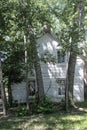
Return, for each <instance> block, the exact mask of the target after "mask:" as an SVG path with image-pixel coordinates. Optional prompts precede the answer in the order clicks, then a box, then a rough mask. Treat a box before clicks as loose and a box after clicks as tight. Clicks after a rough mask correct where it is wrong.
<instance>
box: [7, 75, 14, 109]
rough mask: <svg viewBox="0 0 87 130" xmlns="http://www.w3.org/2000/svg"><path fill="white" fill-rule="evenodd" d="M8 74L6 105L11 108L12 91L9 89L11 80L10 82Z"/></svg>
mask: <svg viewBox="0 0 87 130" xmlns="http://www.w3.org/2000/svg"><path fill="white" fill-rule="evenodd" d="M10 79H11V78H10V74H9V76H8V103H9V106H10V107H11V106H12V105H13V104H12V89H11V80H10Z"/></svg>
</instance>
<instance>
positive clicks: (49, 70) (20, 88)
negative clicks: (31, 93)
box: [12, 33, 84, 102]
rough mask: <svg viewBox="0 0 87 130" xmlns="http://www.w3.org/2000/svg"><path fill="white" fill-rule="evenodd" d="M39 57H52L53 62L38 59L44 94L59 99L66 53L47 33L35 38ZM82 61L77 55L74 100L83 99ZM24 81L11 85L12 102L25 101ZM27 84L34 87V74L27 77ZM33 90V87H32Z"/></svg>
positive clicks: (62, 95)
mask: <svg viewBox="0 0 87 130" xmlns="http://www.w3.org/2000/svg"><path fill="white" fill-rule="evenodd" d="M37 46H38V54H39V57H40V58H41V57H44V56H45V58H47V55H50V56H52V57H54V59H55V63H53V62H46V63H45V62H43V61H40V64H41V70H42V77H43V84H44V91H45V95H46V96H47V97H49V98H50V99H51V100H52V101H56V102H58V101H61V99H63V98H64V94H65V78H66V68H67V63H68V58H69V55H68V53H66V54H64V53H61V51H62V48H61V47H60V46H59V43H58V41H57V40H56V39H55V38H54V37H53V36H52V35H51V34H49V33H46V34H44V35H43V36H42V37H40V38H39V39H38V40H37ZM83 68H84V62H83V60H82V59H81V57H80V56H78V57H77V61H76V66H75V76H74V90H73V95H74V100H75V101H84V80H83V78H84V77H83ZM25 86H26V85H25V82H22V83H20V84H14V85H12V96H13V102H15V101H17V102H26V88H25ZM29 86H35V87H36V79H35V74H34V76H31V77H29ZM33 90H34V89H33Z"/></svg>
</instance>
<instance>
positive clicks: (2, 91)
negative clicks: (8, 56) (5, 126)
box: [0, 58, 7, 115]
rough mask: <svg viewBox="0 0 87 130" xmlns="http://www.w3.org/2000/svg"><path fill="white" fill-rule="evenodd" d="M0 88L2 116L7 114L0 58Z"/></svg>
mask: <svg viewBox="0 0 87 130" xmlns="http://www.w3.org/2000/svg"><path fill="white" fill-rule="evenodd" d="M0 87H1V97H2V102H3V113H4V115H6V114H7V110H6V95H5V88H4V86H3V76H2V67H1V58H0Z"/></svg>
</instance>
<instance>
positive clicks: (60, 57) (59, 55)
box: [57, 50, 65, 63]
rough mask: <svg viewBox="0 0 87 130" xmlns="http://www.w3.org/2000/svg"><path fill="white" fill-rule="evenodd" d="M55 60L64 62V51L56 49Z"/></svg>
mask: <svg viewBox="0 0 87 130" xmlns="http://www.w3.org/2000/svg"><path fill="white" fill-rule="evenodd" d="M57 60H58V63H64V62H65V53H64V52H63V51H61V50H58V51H57Z"/></svg>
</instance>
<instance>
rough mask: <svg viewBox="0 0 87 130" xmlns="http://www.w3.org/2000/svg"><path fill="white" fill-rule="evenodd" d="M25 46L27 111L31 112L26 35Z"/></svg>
mask: <svg viewBox="0 0 87 130" xmlns="http://www.w3.org/2000/svg"><path fill="white" fill-rule="evenodd" d="M24 48H25V73H26V74H25V80H26V105H27V112H28V114H29V113H30V104H29V89H28V54H27V39H26V35H24Z"/></svg>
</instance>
